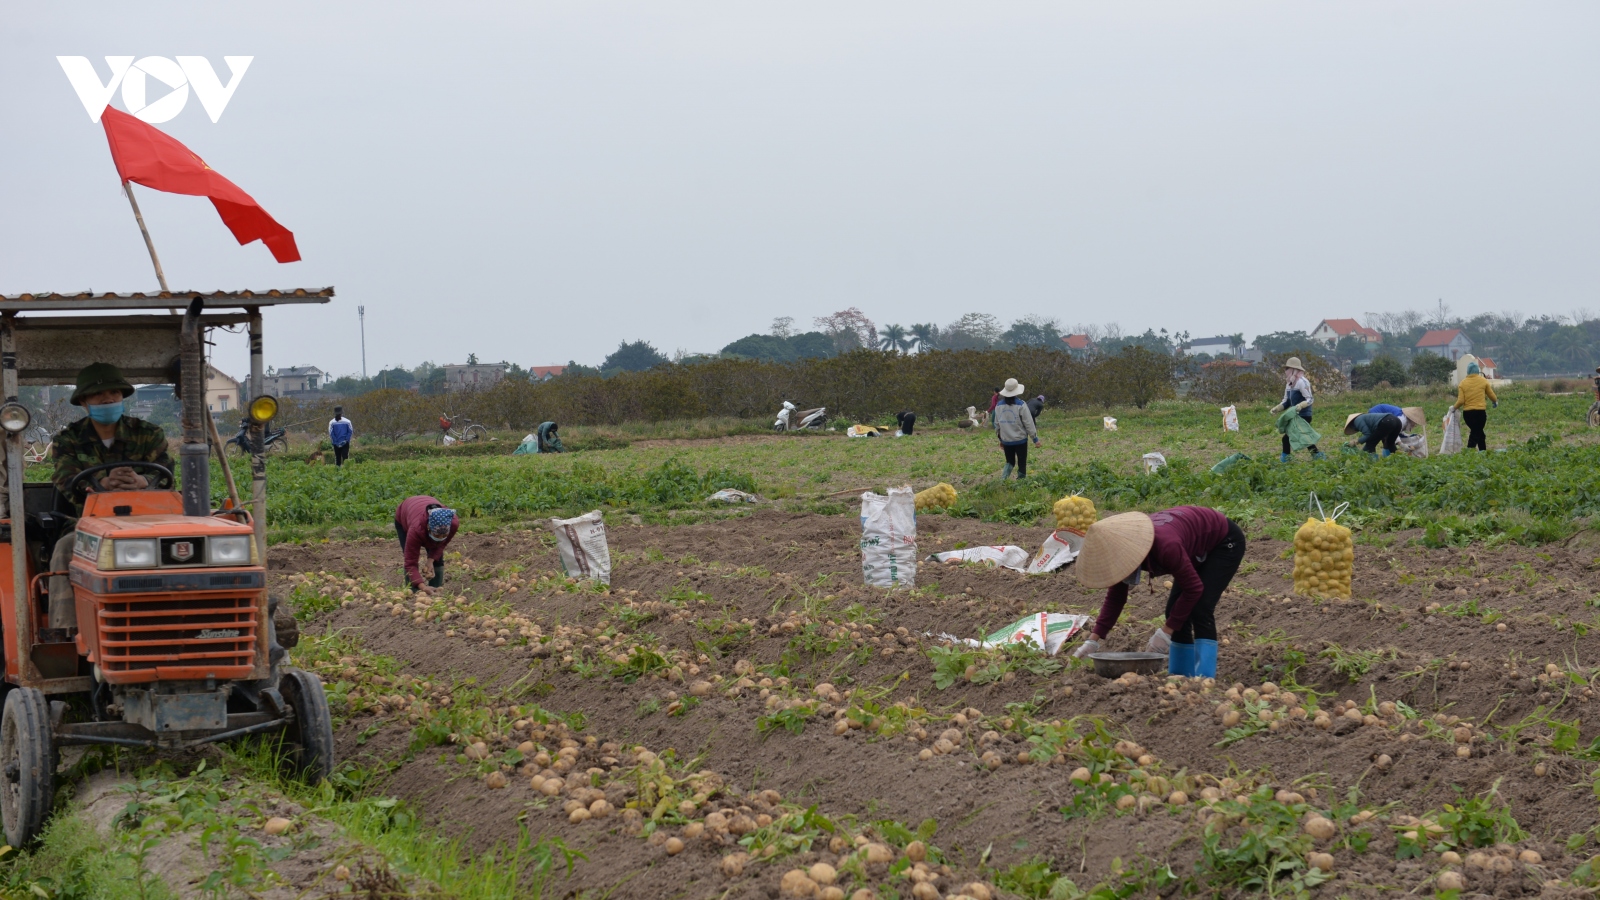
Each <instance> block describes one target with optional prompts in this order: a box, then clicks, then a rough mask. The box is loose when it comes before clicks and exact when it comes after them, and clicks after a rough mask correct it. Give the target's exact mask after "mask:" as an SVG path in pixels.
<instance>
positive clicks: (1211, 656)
mask: <svg viewBox="0 0 1600 900" xmlns="http://www.w3.org/2000/svg"><path fill="white" fill-rule="evenodd" d="M1172 646H1174V647H1176V646H1178V645H1177V644H1173V645H1172ZM1193 675H1194V677H1196V678H1215V677H1217V642H1216V641H1208V640H1206V639H1205V638H1195V641H1194V672H1193Z"/></svg>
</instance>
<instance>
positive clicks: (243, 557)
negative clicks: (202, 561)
mask: <svg viewBox="0 0 1600 900" xmlns="http://www.w3.org/2000/svg"><path fill="white" fill-rule="evenodd" d="M252 540H253V538H250V537H247V536H243V535H241V536H237V537H214V538H209V539H208V540H207V541H206V563H207V564H208V565H213V566H248V565H249V564H250V543H251V541H252Z"/></svg>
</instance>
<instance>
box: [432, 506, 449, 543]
mask: <svg viewBox="0 0 1600 900" xmlns="http://www.w3.org/2000/svg"><path fill="white" fill-rule="evenodd" d="M455 521H456V511H455V510H453V509H445V508H444V507H442V506H435V507H434V508H433V509H430V510H428V537H431V538H433V539H434V540H436V541H442V540H444V539H445V538H447V537H449V536H450V526H451V525H453V524H455Z"/></svg>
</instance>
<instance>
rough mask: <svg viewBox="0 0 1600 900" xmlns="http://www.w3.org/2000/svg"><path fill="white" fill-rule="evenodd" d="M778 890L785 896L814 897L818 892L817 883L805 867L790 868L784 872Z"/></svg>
mask: <svg viewBox="0 0 1600 900" xmlns="http://www.w3.org/2000/svg"><path fill="white" fill-rule="evenodd" d="M778 890H779V891H780V892H781V893H782V894H783V896H785V897H813V896H816V893H817V883H816V882H815V881H812V880H811V876H809V875H807V874H806V873H805V870H804V869H790V870H789V871H787V872H785V873H783V880H782V881H781V882H779V884H778Z"/></svg>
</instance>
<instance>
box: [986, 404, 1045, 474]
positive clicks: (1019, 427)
mask: <svg viewBox="0 0 1600 900" xmlns="http://www.w3.org/2000/svg"><path fill="white" fill-rule="evenodd" d="M1024 390H1026V388H1024V387H1023V386H1022V385H1020V384H1018V383H1017V380H1016V379H1015V378H1007V379H1006V386H1005V387H1003V388H1001V389H1000V399H999V400H998V401H997V402H996V403H995V405H994V412H993V414H992V415H991V421H992V422H993V424H994V433H995V436H996V437H998V438H1000V449H1001V450H1003V451H1005V454H1006V467H1005V469H1003V470H1002V471H1001V473H1000V480H1001V481H1005V480H1006V479H1007V478H1010V477H1011V470H1012V469H1013V468H1015V469H1016V470H1017V479H1018V480H1021V479H1023V478H1027V477H1028V441H1029V440H1030V439H1031V440H1032V441H1033V445H1034V446H1035V447H1037V446H1039V430H1038V429H1037V428H1035V427H1034V424H1033V413H1031V412H1029V411H1028V404H1026V403H1024V402H1023V401H1022V399H1021V397H1022V392H1023V391H1024Z"/></svg>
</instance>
